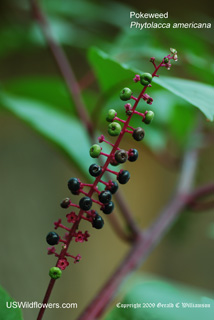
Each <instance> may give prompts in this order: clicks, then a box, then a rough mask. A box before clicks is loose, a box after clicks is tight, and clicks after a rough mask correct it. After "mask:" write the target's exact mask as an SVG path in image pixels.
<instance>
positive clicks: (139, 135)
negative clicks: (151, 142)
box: [132, 127, 145, 141]
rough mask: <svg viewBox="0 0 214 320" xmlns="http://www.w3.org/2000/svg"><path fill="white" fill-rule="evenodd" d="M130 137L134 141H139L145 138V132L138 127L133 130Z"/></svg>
mask: <svg viewBox="0 0 214 320" xmlns="http://www.w3.org/2000/svg"><path fill="white" fill-rule="evenodd" d="M132 136H133V138H134V139H135V140H136V141H141V140H143V138H144V136H145V131H144V130H143V129H142V128H141V127H138V128H136V129H135V130H134V132H133V134H132Z"/></svg>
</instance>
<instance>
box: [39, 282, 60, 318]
mask: <svg viewBox="0 0 214 320" xmlns="http://www.w3.org/2000/svg"><path fill="white" fill-rule="evenodd" d="M55 281H56V280H55V279H51V280H50V282H49V285H48V288H47V291H46V294H45V297H44V300H43V305H44V304H46V303H47V302H48V300H49V297H50V295H51V292H52V289H53V286H54V284H55ZM45 309H46V308H45V307H44V308H43V307H42V308H41V309H40V311H39V314H38V317H37V320H41V319H42V317H43V314H44V312H45Z"/></svg>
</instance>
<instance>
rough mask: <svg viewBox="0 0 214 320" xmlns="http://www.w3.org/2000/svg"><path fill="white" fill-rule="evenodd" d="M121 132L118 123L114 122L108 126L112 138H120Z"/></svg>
mask: <svg viewBox="0 0 214 320" xmlns="http://www.w3.org/2000/svg"><path fill="white" fill-rule="evenodd" d="M121 130H122V128H121V125H120V124H119V123H117V122H112V123H110V124H109V126H108V133H109V134H110V136H119V134H120V132H121Z"/></svg>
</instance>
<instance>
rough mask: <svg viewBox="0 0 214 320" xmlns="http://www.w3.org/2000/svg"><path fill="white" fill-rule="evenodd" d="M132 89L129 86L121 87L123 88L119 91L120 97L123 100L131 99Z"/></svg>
mask: <svg viewBox="0 0 214 320" xmlns="http://www.w3.org/2000/svg"><path fill="white" fill-rule="evenodd" d="M131 95H132V91H131V89H129V88H123V90H121V91H120V99H121V100H123V101H127V100H130V99H131Z"/></svg>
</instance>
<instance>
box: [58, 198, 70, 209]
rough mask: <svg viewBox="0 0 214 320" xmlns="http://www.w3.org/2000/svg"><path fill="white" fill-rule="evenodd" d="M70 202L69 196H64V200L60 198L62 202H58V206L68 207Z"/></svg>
mask: <svg viewBox="0 0 214 320" xmlns="http://www.w3.org/2000/svg"><path fill="white" fill-rule="evenodd" d="M70 203H71V200H70V199H69V198H65V199H64V200H62V202H61V203H60V206H61V207H62V208H64V209H66V208H68V207H69V204H70Z"/></svg>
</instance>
